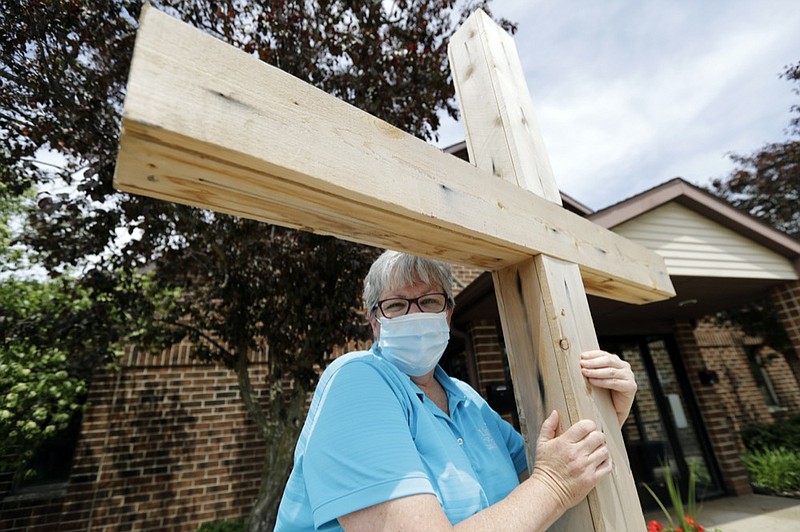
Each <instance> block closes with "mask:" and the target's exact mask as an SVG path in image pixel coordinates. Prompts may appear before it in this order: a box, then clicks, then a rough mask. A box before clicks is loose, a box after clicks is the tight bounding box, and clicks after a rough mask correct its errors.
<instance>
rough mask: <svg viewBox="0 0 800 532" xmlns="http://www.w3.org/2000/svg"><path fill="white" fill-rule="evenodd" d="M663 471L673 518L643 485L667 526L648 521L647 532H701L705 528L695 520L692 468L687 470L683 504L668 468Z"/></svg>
mask: <svg viewBox="0 0 800 532" xmlns="http://www.w3.org/2000/svg"><path fill="white" fill-rule="evenodd" d="M663 470H664V471H667V474H666V475H664V479H665V482H666V484H667V492H668V493H669V499H670V502H671V504H672V508H673V510H674V511H675V518H673V517H672V514H671V513H670V512H669V511H668V510H667V508H666V506H665V505H664V503H663V502H662V501H661V499H659V498H658V496H657V495H656V494H655V492H653V490H652V489H651V488H650V486H648V485H647V484H645V485H644V487H645V488H646V489H647V491H648V492H650V495H652V496H653V498H654V499H655V501H656V503H657V504H658V506H659V508H661V511H662V512H664V516H665V517H666V519H667V523H668V524H669V526H668V527H665V526H664V525H662V524H661V523H660V522H658V521H655V520H653V521H650V522H649V523H647V532H660V531H664V532H677V531H680V532H703V531H704V530H705V528H704V527H703V525H701V524H700V523H698V522H697V521H696V520H695V516H696V515H697V513H698V508H697V501H696V497H695V485H696V483H697V475H696V473H695V470H694V468H689V483H688V487H689V489H688V494H687V497H686V503H685V504H684V502H683V499H682V497H681V491H680V488H679V487H678V485H677V484H675V479H674V478H672V472H671V471H670V469H669V466H664V467H663ZM715 530H716V531H717V532H718V531H719V529H715Z"/></svg>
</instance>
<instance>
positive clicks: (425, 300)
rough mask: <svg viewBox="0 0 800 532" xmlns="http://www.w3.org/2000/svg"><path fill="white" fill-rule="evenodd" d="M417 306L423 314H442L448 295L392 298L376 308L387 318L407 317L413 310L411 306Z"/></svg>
mask: <svg viewBox="0 0 800 532" xmlns="http://www.w3.org/2000/svg"><path fill="white" fill-rule="evenodd" d="M412 303H413V304H415V305H417V308H418V309H419V310H421V311H422V312H442V311H443V310H444V309H445V307H447V294H445V293H434V294H425V295H423V296H419V297H413V298H410V299H409V298H407V297H392V298H389V299H383V300H381V301H378V304H377V305H376V306H375V308H379V309H381V314H383V315H384V317H386V318H396V317H397V316H405V315H406V314H408V312H409V311H410V310H411V304H412Z"/></svg>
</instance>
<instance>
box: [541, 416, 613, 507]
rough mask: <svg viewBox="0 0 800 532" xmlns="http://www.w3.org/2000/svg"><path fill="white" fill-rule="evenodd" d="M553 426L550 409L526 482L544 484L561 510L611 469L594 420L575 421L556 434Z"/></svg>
mask: <svg viewBox="0 0 800 532" xmlns="http://www.w3.org/2000/svg"><path fill="white" fill-rule="evenodd" d="M557 428H558V412H556V411H555V410H554V411H553V412H552V413H551V414H550V417H548V418H547V419H546V420H545V421H544V423H543V424H542V430H541V432H540V433H539V438H538V440H537V441H536V463H535V464H534V466H533V474H532V475H531V478H530V479H528V480H527V481H526V482H540V483H542V484H543V485H544V486H545V487H546V488H548V491H549V492H551V493H552V494H553V496H554V499H555V501H556V504H557V505H558V507H559V508H558V509H559V510H560V513H563V512H564V511H566V510H567V509H569V508H571V507H573V506H575V505H576V504H577V503H578V502H580V501H581V500H582V499H583V498H584V497H586V495H587V494H588V493H589V491H591V490H592V488H594V487H595V486H596V485H597V483H598V482H599V481H600V479H602V478H603V477H605V476H606V475H608V474H609V473H610V472H611V466H612V464H611V456H610V454H609V451H608V447H607V446H606V437H605V435H604V434H603V433H602V432H600V431H599V430H597V426H596V425H595V423H594V421H591V420H588V419H584V420H581V421H578V422H577V423H575V424H574V425H572V426H571V427H570V428H569V429H567V430H566V431H565V432H564V433H563V434H561V435H560V436H556V431H557ZM560 513H559V514H560Z"/></svg>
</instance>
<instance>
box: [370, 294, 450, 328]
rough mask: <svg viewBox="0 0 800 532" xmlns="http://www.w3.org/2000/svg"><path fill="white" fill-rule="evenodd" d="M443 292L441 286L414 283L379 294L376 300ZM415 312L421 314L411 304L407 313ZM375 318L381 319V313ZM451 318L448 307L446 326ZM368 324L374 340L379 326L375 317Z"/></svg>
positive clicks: (412, 297) (410, 297) (416, 307)
mask: <svg viewBox="0 0 800 532" xmlns="http://www.w3.org/2000/svg"><path fill="white" fill-rule="evenodd" d="M441 292H444V290H443V289H442V287H441V286H439V285H432V284H427V283H423V282H419V281H418V282H416V283H414V284H412V285H406V286H404V287H401V288H397V289H395V290H387V291H386V292H382V293H381V297H380V298H378V300H379V301H383V300H384V299H390V298H393V297H404V298H407V299H414V298H417V297H420V296H424V295H425V294H434V293H441ZM415 312H422V311H421V310H420V309H419V307H418V306H417V305H415V304H413V303H412V304H411V306H410V307H409V309H408V313H409V314H412V313H415ZM377 316H379V317H382V314H381V311H380V310H378V311H377ZM452 317H453V308H452V307H450V306H448V307H447V324H448V325H450V319H451V318H452ZM369 324H370V326H372V335H373V337H374V338H375V339H377V338H378V336H379V333H380V330H381V324H380V323H379V322H378V320H377V319H375V317H372V316H371V317H370V318H369Z"/></svg>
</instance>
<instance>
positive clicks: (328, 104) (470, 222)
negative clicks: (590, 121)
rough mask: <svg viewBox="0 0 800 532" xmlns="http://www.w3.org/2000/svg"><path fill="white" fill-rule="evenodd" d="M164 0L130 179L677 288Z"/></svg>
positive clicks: (232, 208)
mask: <svg viewBox="0 0 800 532" xmlns="http://www.w3.org/2000/svg"><path fill="white" fill-rule="evenodd" d="M486 178H487V174H486V173H485V172H484V171H481V170H479V169H477V168H476V167H475V166H473V165H471V164H468V163H466V162H464V161H461V160H459V159H457V158H455V157H453V156H451V155H449V154H444V153H442V152H441V151H440V150H439V149H437V148H435V147H433V146H430V145H428V144H426V143H425V142H423V141H421V140H419V139H416V138H414V137H412V136H410V135H407V134H405V133H403V132H402V131H400V130H398V129H396V128H393V127H391V126H389V125H387V124H385V123H383V122H381V121H379V120H378V119H376V118H375V117H372V116H370V115H369V114H367V113H364V112H362V111H360V110H358V109H356V108H354V107H352V106H350V105H348V104H346V103H344V102H342V101H340V100H338V99H336V98H333V97H331V96H330V95H327V94H325V93H324V92H322V91H319V90H317V89H315V88H313V87H311V86H309V85H307V84H305V83H303V82H301V81H300V80H298V79H296V78H294V77H292V76H290V75H288V74H286V73H284V72H282V71H280V70H278V69H276V68H274V67H271V66H269V65H267V64H265V63H262V62H261V61H259V60H258V59H256V58H254V57H252V56H250V55H248V54H245V53H244V52H241V51H239V50H236V49H234V48H232V47H230V46H228V45H227V44H225V43H223V42H221V41H219V40H217V39H214V38H213V37H211V36H208V35H205V34H203V33H202V32H200V31H199V30H196V29H194V28H192V27H190V26H189V25H187V24H184V23H182V22H180V21H178V20H175V19H173V18H171V17H169V16H167V15H165V14H163V13H160V12H158V11H157V10H155V9H152V8H149V9H145V11H144V14H143V17H142V23H141V27H140V29H139V32H138V35H137V43H136V48H135V52H134V57H133V61H132V67H131V72H130V75H129V82H128V93H127V96H126V100H125V110H124V114H123V128H122V135H121V141H120V153H119V158H118V164H117V170H116V174H115V186H116V187H117V188H119V189H121V190H125V191H129V192H132V193H137V194H145V195H151V196H154V197H159V198H163V199H169V200H171V201H178V202H182V203H187V204H190V205H195V206H198V207H206V208H212V209H214V210H218V211H222V212H227V213H231V214H237V215H240V216H247V217H250V218H253V219H257V220H262V221H265V222H270V223H276V224H281V225H287V226H290V227H297V228H301V229H304V230H307V231H312V232H317V233H323V234H331V235H334V236H337V237H339V238H344V239H348V240H353V241H357V242H362V243H366V244H370V245H374V246H379V247H388V248H393V249H399V250H404V251H411V252H415V253H418V254H422V255H426V256H430V257H436V258H439V259H442V260H446V261H448V262H452V263H457V264H463V265H467V266H476V267H480V268H483V269H487V270H497V269H500V268H503V267H506V266H509V265H511V264H514V263H517V262H520V261H522V260H525V259H526V258H528V257H530V256H532V255H535V254H538V253H547V254H548V255H549V256H553V257H557V258H561V259H563V260H566V261H570V262H576V263H580V268H581V273H582V275H583V277H584V282H585V284H586V287H587V290H588V291H589V292H590V293H592V294H596V295H599V296H603V297H612V298H614V299H618V300H620V301H626V302H632V303H643V302H648V301H656V300H660V299H664V298H666V297H670V296H672V295H673V294H674V290H673V288H672V284H671V282H670V281H669V276H668V274H667V271H666V268H665V267H664V264H663V261H662V260H661V258H660V257H658V256H657V255H656V254H654V253H652V252H650V251H648V250H646V249H645V248H643V247H642V246H639V245H637V244H634V243H631V242H628V241H626V240H625V239H622V238H620V237H618V236H617V235H615V234H614V233H611V232H610V231H607V230H605V229H602V228H600V227H599V226H597V225H595V224H593V223H591V222H589V221H587V220H585V219H583V218H581V217H579V216H576V215H573V214H571V213H568V212H566V211H564V210H563V209H562V208H561V207H559V206H558V205H555V204H552V203H550V202H547V201H544V200H542V199H541V198H539V197H538V196H536V195H535V194H533V193H530V192H527V191H524V190H520V189H519V188H518V187H517V186H515V185H514V184H513V183H509V182H506V181H504V180H502V179H495V180H494V181H492V184H491V186H487V185H486Z"/></svg>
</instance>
